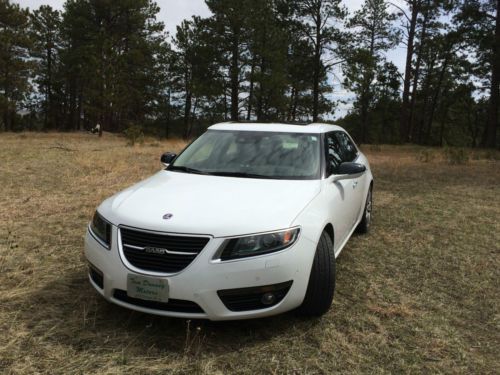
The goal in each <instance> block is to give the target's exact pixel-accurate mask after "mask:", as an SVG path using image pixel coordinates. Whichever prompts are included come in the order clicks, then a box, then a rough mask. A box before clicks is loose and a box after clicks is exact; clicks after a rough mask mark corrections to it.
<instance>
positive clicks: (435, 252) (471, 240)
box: [0, 134, 500, 374]
mask: <svg viewBox="0 0 500 375" xmlns="http://www.w3.org/2000/svg"><path fill="white" fill-rule="evenodd" d="M182 145H183V143H182V142H180V141H178V142H170V143H167V142H158V141H153V140H146V141H145V143H144V144H143V145H142V146H135V147H127V146H126V141H125V140H124V139H122V138H118V137H114V136H111V135H105V137H103V139H98V138H96V137H93V136H90V135H86V134H78V135H76V134H71V135H70V134H0V160H1V163H0V186H1V197H0V199H1V200H0V203H1V204H0V217H1V219H0V281H1V282H0V332H1V335H0V372H5V373H16V374H17V373H55V374H67V373H107V374H115V373H141V374H142V373H210V374H217V373H235V372H237V373H246V374H260V373H307V374H316V373H332V372H337V373H370V374H371V373H434V372H440V373H441V372H442V373H492V374H493V373H499V372H500V363H499V356H498V353H499V348H500V297H499V290H500V288H499V287H500V284H499V280H500V274H499V273H500V272H499V270H500V259H499V256H500V221H499V218H500V162H499V161H494V160H484V159H481V157H480V156H478V157H472V158H471V160H470V161H469V162H468V164H466V165H453V166H450V165H448V164H446V163H443V162H442V160H444V159H443V157H441V156H439V157H430V158H427V157H426V158H425V159H426V160H424V161H425V162H423V161H419V160H420V157H419V154H420V153H422V150H423V149H421V148H415V147H389V146H382V147H376V148H373V149H370V148H368V149H367V153H368V155H369V157H370V159H371V162H372V168H373V170H374V174H375V177H376V183H375V204H376V206H375V210H376V211H375V223H374V226H373V231H372V233H371V234H370V235H369V236H365V237H363V236H355V237H354V238H353V239H352V240H351V241H350V242H349V244H348V245H347V247H346V248H345V249H344V252H343V253H342V255H341V256H340V258H339V259H338V263H337V272H338V274H337V291H336V296H335V300H334V305H333V307H332V309H331V310H330V312H329V313H328V314H327V315H326V316H324V317H323V318H321V319H314V320H304V319H299V318H297V317H295V316H294V314H293V313H290V314H285V315H283V316H279V317H275V318H269V319H262V320H255V321H247V322H226V323H212V322H206V321H186V320H182V319H167V318H160V317H155V316H149V315H145V314H141V313H136V312H131V311H128V310H125V309H122V308H120V307H117V306H113V305H111V304H108V303H107V302H105V301H104V300H103V299H101V298H100V297H99V296H98V295H97V293H95V292H94V290H93V289H92V288H91V287H90V285H89V283H88V282H87V278H86V268H85V262H84V259H83V257H82V246H83V234H84V232H85V226H86V224H87V221H88V220H89V218H90V216H91V214H92V212H93V210H94V208H95V206H96V205H97V204H98V203H99V202H100V201H101V200H102V199H103V198H104V197H106V196H108V195H110V194H112V193H113V192H116V191H118V190H120V189H122V188H124V187H126V186H128V185H130V184H131V183H133V182H135V181H138V180H140V179H141V178H144V177H146V176H148V175H151V174H152V173H154V172H155V171H156V170H158V169H159V167H160V165H159V162H158V158H159V156H160V154H161V152H163V151H166V150H178V149H180V148H181V147H182ZM426 152H431V153H437V154H440V151H438V150H431V151H426Z"/></svg>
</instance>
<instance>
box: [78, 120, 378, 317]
mask: <svg viewBox="0 0 500 375" xmlns="http://www.w3.org/2000/svg"><path fill="white" fill-rule="evenodd" d="M161 160H162V163H163V164H164V165H165V169H163V170H161V171H160V172H158V173H156V174H155V175H153V176H152V177H150V178H148V179H146V180H144V181H141V182H139V183H138V184H136V185H134V186H131V187H130V188H128V189H126V190H124V191H122V192H120V193H117V194H116V195H114V196H112V197H110V198H108V199H106V200H105V201H104V202H103V203H102V204H101V205H100V206H99V207H98V209H97V211H96V213H95V215H94V217H93V219H92V222H91V223H90V225H89V227H88V230H87V234H86V238H85V255H86V258H87V259H88V262H89V279H90V283H91V284H92V285H93V287H94V288H95V289H96V290H97V291H98V292H99V293H100V294H101V295H102V296H104V298H105V299H107V300H108V301H111V302H113V303H115V304H117V305H120V306H123V307H126V308H129V309H133V310H138V311H142V312H146V313H151V314H158V315H164V316H174V317H184V318H207V319H211V320H230V319H246V318H257V317H264V316H270V315H274V314H279V313H283V312H285V311H289V310H293V309H297V311H299V312H300V313H302V314H305V315H322V314H324V313H326V312H327V311H328V309H329V308H330V306H331V303H332V298H333V292H334V288H335V258H336V257H337V256H338V255H339V254H340V252H341V250H342V248H343V247H344V245H345V244H346V242H347V241H348V240H349V238H350V236H351V235H352V233H353V232H354V231H355V230H356V229H358V231H360V232H367V231H368V229H369V226H370V220H371V212H372V187H373V177H372V173H371V171H370V166H369V164H368V160H367V159H366V157H365V156H364V155H363V153H361V151H359V149H358V148H357V147H356V145H355V143H354V142H353V141H352V139H351V137H350V136H349V135H348V134H347V132H346V131H345V130H344V129H342V128H340V127H338V126H334V125H326V124H311V125H307V126H299V125H285V124H243V123H224V124H217V125H214V126H211V127H210V128H209V129H208V131H207V132H206V133H204V134H203V135H202V136H200V137H199V138H198V139H196V140H195V141H194V142H193V143H191V144H190V145H189V146H187V147H186V149H184V151H182V153H180V154H179V155H175V154H171V153H166V154H164V155H163V156H162V158H161Z"/></svg>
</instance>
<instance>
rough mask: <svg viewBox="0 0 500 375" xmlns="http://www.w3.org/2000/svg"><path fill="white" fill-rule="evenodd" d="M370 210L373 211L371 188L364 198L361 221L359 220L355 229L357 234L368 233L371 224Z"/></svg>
mask: <svg viewBox="0 0 500 375" xmlns="http://www.w3.org/2000/svg"><path fill="white" fill-rule="evenodd" d="M372 210H373V197H372V187H371V186H370V189H369V190H368V195H367V196H366V203H365V210H364V211H363V219H361V221H360V223H359V224H358V227H357V228H356V229H357V231H358V232H359V233H368V231H369V230H370V225H371V223H372Z"/></svg>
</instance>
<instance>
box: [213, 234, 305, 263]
mask: <svg viewBox="0 0 500 375" xmlns="http://www.w3.org/2000/svg"><path fill="white" fill-rule="evenodd" d="M299 231H300V229H299V228H294V229H288V230H284V231H281V232H273V233H265V234H258V235H254V236H247V237H238V238H232V239H229V240H226V242H225V243H224V245H223V250H222V253H221V254H220V257H219V258H220V259H221V260H230V259H239V258H247V257H253V256H256V255H263V254H269V253H273V252H275V251H280V250H283V249H286V248H287V247H289V246H292V245H293V243H294V242H295V241H296V240H297V238H298V236H299Z"/></svg>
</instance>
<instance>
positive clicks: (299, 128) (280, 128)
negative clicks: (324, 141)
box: [208, 122, 345, 134]
mask: <svg viewBox="0 0 500 375" xmlns="http://www.w3.org/2000/svg"><path fill="white" fill-rule="evenodd" d="M208 129H210V130H236V131H266V132H283V133H316V134H321V133H328V132H331V131H335V130H342V131H345V130H344V129H343V128H341V127H340V126H338V125H330V124H322V123H312V124H309V125H290V124H284V123H259V122H248V123H245V122H223V123H220V124H215V125H212V126H210V127H209V128H208Z"/></svg>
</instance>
